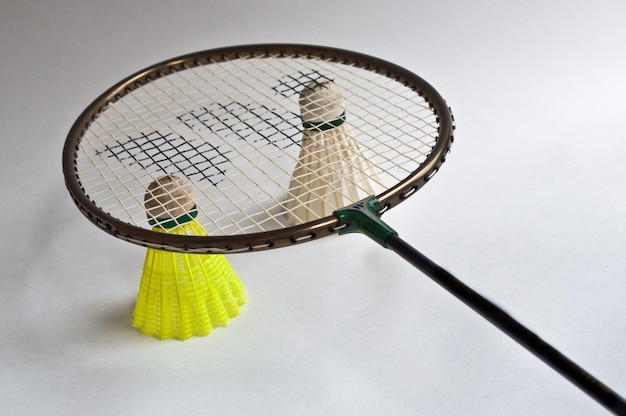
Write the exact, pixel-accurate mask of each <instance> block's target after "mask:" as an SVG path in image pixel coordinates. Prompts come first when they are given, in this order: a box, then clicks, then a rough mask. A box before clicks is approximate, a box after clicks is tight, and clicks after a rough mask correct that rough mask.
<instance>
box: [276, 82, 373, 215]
mask: <svg viewBox="0 0 626 416" xmlns="http://www.w3.org/2000/svg"><path fill="white" fill-rule="evenodd" d="M299 104H300V115H301V118H302V125H303V128H304V133H303V138H302V148H301V150H300V155H299V157H298V162H297V164H296V167H295V169H294V172H293V175H292V178H291V182H290V184H289V191H288V200H287V202H286V203H285V206H286V208H287V215H288V217H289V218H290V220H291V221H292V222H293V223H295V224H298V223H303V222H308V221H311V220H314V219H318V218H322V217H326V216H329V215H332V213H333V212H334V211H335V210H337V209H339V208H343V207H345V206H347V205H350V204H352V203H354V202H356V201H360V200H361V199H363V198H365V197H367V196H370V195H375V194H376V189H375V188H377V187H378V186H377V183H378V180H377V179H376V177H377V175H378V174H379V172H378V169H377V168H376V166H375V165H374V164H373V163H372V162H370V161H369V160H368V159H367V158H366V157H365V155H364V153H363V150H362V148H361V145H360V144H359V142H358V141H357V140H356V139H355V137H354V135H353V133H352V128H351V126H350V125H349V123H347V122H346V112H345V109H344V105H343V95H342V93H341V90H340V88H339V87H338V86H337V84H335V83H334V82H332V81H325V82H317V81H313V82H310V83H309V84H307V85H306V87H305V88H304V90H303V91H302V92H301V93H300V99H299Z"/></svg>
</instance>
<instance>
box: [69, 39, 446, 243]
mask: <svg viewBox="0 0 626 416" xmlns="http://www.w3.org/2000/svg"><path fill="white" fill-rule="evenodd" d="M266 57H271V58H282V57H298V58H310V59H322V60H327V61H331V62H335V63H340V64H345V65H351V66H355V67H358V68H362V69H365V70H368V71H372V72H375V73H377V74H380V75H384V76H385V77H387V78H390V79H392V80H395V81H396V82H398V83H401V84H403V85H404V86H405V87H407V88H409V89H411V90H413V91H415V92H416V93H417V94H419V95H420V96H421V97H422V98H423V99H424V100H425V101H426V102H427V103H428V105H429V106H430V108H431V110H432V112H433V113H434V114H435V115H436V117H437V122H438V137H437V140H436V144H435V146H434V147H433V149H432V151H431V153H430V154H429V155H428V157H427V158H426V159H425V161H424V162H423V163H421V164H420V165H419V167H418V168H417V169H416V170H415V171H413V172H412V173H411V174H410V175H408V176H407V177H406V178H405V179H404V180H402V181H401V182H399V183H397V184H396V185H395V186H393V187H391V188H390V189H388V190H386V191H384V192H382V193H380V194H379V195H377V199H378V201H379V203H380V210H379V214H382V213H383V212H385V211H387V210H388V209H390V208H392V207H394V206H396V205H398V204H399V203H401V202H403V201H404V200H405V199H407V198H408V197H409V196H411V195H413V194H414V193H415V192H416V191H417V190H418V189H420V188H421V187H422V186H423V185H424V184H426V182H428V181H429V180H430V178H432V176H433V175H434V174H435V173H437V171H438V170H439V167H440V166H441V165H442V163H443V162H444V161H445V158H446V155H447V153H448V152H449V149H450V146H451V144H452V142H453V140H454V136H453V134H454V120H453V116H452V113H451V111H450V109H449V107H448V105H447V104H446V102H445V100H444V99H443V98H442V97H441V95H440V94H439V93H438V92H437V91H436V90H435V89H434V88H433V87H432V86H431V85H430V84H428V83H427V82H426V81H425V80H423V79H422V78H420V77H419V76H417V75H415V74H414V73H412V72H410V71H408V70H406V69H404V68H402V67H400V66H397V65H395V64H392V63H390V62H387V61H384V60H381V59H378V58H375V57H372V56H368V55H364V54H360V53H355V52H351V51H346V50H341V49H336V48H328V47H320V46H312V45H295V44H259V45H246V46H235V47H227V48H219V49H211V50H206V51H202V52H197V53H192V54H188V55H184V56H180V57H177V58H174V59H170V60H167V61H163V62H161V63H158V64H156V65H152V66H150V67H148V68H146V69H143V70H141V71H139V72H137V73H135V74H133V75H131V76H129V77H127V78H126V79H124V80H122V81H120V82H119V83H117V84H116V85H114V86H113V87H111V88H109V89H108V90H107V91H106V92H104V93H103V94H102V95H100V96H99V97H98V98H97V99H96V100H94V101H93V102H92V103H91V105H89V106H88V107H87V108H86V109H85V110H84V111H83V113H82V114H81V115H80V116H79V117H78V119H77V120H76V122H75V123H74V125H73V126H72V128H71V130H70V132H69V134H68V136H67V140H66V142H65V146H64V149H63V172H64V176H65V182H66V186H67V188H68V190H69V192H70V194H71V195H72V197H73V200H74V202H75V204H76V206H77V207H78V208H79V210H80V211H81V212H82V213H83V214H84V215H85V216H86V217H87V218H88V219H89V220H90V221H91V222H93V223H94V224H95V225H97V226H98V227H99V228H100V229H102V230H104V231H106V232H107V233H109V234H111V235H113V236H115V237H117V238H120V239H123V240H126V241H128V242H131V243H135V244H139V245H142V246H145V247H152V248H157V249H163V250H168V251H178V252H195V253H235V252H248V251H257V250H263V249H270V248H277V247H284V246H288V245H292V244H297V243H301V242H306V241H311V240H315V239H318V238H320V237H324V236H327V235H331V234H335V233H337V232H338V231H339V230H341V229H342V228H343V227H345V226H346V224H342V223H340V221H339V220H338V219H337V218H336V217H334V216H328V217H325V218H320V219H318V220H314V221H311V222H308V223H305V224H300V225H294V226H290V227H286V228H282V229H277V230H271V231H263V232H256V233H249V234H237V235H226V236H206V237H200V236H184V235H174V234H166V233H159V232H155V231H152V230H149V229H144V228H141V227H138V226H135V225H132V224H129V223H127V222H124V221H121V220H119V219H117V218H115V217H114V216H112V215H110V214H109V213H107V212H104V211H103V210H102V209H101V208H100V207H99V206H98V204H96V203H95V202H94V201H93V200H91V199H90V198H89V196H88V195H87V194H86V192H85V189H84V187H83V185H82V184H81V178H80V177H79V174H78V169H77V167H76V155H77V152H78V149H79V148H80V142H81V139H82V137H83V135H84V133H85V132H86V131H87V130H88V129H89V126H90V125H91V123H92V122H93V121H94V120H95V119H96V118H97V117H98V114H99V113H101V112H102V111H104V110H105V109H106V107H107V106H109V105H110V104H111V103H114V102H116V101H118V100H119V99H121V98H122V97H124V96H125V95H127V94H129V93H131V92H132V91H134V90H136V89H138V88H141V87H142V86H143V85H145V84H148V83H150V82H153V81H154V80H155V79H158V78H161V77H164V76H166V75H167V74H170V73H172V72H176V71H183V70H186V69H189V68H193V67H197V66H203V65H210V64H214V63H219V62H223V61H229V60H234V59H247V58H266Z"/></svg>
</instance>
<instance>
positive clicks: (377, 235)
mask: <svg viewBox="0 0 626 416" xmlns="http://www.w3.org/2000/svg"><path fill="white" fill-rule="evenodd" d="M380 208H381V207H380V204H379V202H378V200H377V199H376V198H375V197H373V196H372V197H369V198H366V199H363V200H362V201H359V202H357V203H356V204H354V205H352V206H350V207H346V208H344V209H340V210H337V211H336V212H335V216H337V218H338V219H339V220H340V221H342V222H343V223H344V228H342V229H341V231H340V234H345V233H351V232H358V233H361V234H364V235H367V236H368V237H370V238H371V239H372V240H374V241H376V242H377V243H379V244H380V245H381V246H383V247H386V248H388V249H391V250H393V251H395V252H396V253H397V254H399V255H400V256H401V257H402V258H404V259H405V260H407V261H408V262H409V263H411V264H412V265H413V266H415V267H416V268H418V269H419V270H421V271H422V272H423V273H424V274H425V275H426V276H428V277H430V278H431V279H432V280H434V281H435V282H437V283H438V284H439V285H440V286H442V287H443V288H444V289H446V290H447V291H448V292H450V293H452V294H453V295H454V296H456V297H457V298H458V299H460V300H461V301H462V302H463V303H465V304H466V305H467V306H469V307H470V308H472V309H473V310H474V311H476V312H477V313H479V314H480V315H481V316H482V317H483V318H485V319H487V320H488V321H489V322H491V323H492V324H494V325H495V326H496V327H498V328H499V329H500V330H501V331H503V332H504V333H505V334H507V335H508V336H510V337H511V338H513V339H514V340H515V341H517V342H518V343H519V344H521V345H522V346H523V347H524V348H526V349H527V350H528V351H530V352H532V353H533V354H535V355H536V356H537V357H539V358H540V359H541V360H542V361H544V362H545V363H546V364H548V365H549V366H550V367H552V368H553V369H554V370H556V371H557V372H558V373H560V374H561V375H562V376H564V377H565V378H566V379H568V380H569V381H571V382H572V383H573V384H574V385H576V386H577V387H578V388H579V389H581V390H582V391H584V392H585V393H587V394H588V395H589V396H591V397H592V398H593V399H595V400H596V401H598V402H599V403H600V404H602V405H603V406H604V407H605V408H607V409H608V410H610V411H612V412H613V413H615V414H617V415H624V416H626V400H625V399H624V398H623V397H621V396H620V395H619V394H617V393H616V392H615V391H613V390H612V389H610V388H609V387H608V386H606V385H605V384H604V383H602V382H601V381H600V380H598V379H597V378H595V377H594V376H592V375H591V374H589V373H588V372H587V371H585V370H584V369H583V368H581V367H580V366H579V365H578V364H576V363H575V362H573V361H572V360H570V359H569V358H567V357H566V356H565V355H563V354H562V353H560V352H559V351H558V350H557V349H556V348H554V347H553V346H551V345H550V344H548V343H547V342H545V341H544V340H542V339H541V338H540V337H539V336H538V335H537V334H535V333H533V332H532V331H531V330H529V329H528V328H526V327H525V326H524V325H522V324H521V323H519V322H518V321H517V320H515V319H514V318H513V317H512V316H511V315H509V314H508V313H506V312H505V311H504V310H502V309H501V308H500V307H498V306H497V305H496V304H494V303H493V302H491V301H490V300H488V299H487V298H485V297H483V296H482V295H480V294H479V293H478V292H476V291H475V290H473V289H472V288H470V287H469V286H467V285H466V284H465V283H463V282H461V281H460V280H459V279H457V278H456V277H454V276H453V275H452V274H450V273H448V272H447V271H446V270H444V269H443V268H441V267H440V266H438V265H437V264H435V263H434V262H433V261H431V260H430V259H428V258H427V257H426V256H424V255H423V254H422V253H420V252H419V251H417V250H416V249H415V248H413V247H412V246H410V245H409V244H408V243H406V242H405V241H404V240H402V239H401V238H400V237H398V233H397V232H396V231H395V230H394V229H392V228H391V227H389V226H388V225H387V224H386V223H385V222H384V221H382V220H381V219H380V214H379V212H380Z"/></svg>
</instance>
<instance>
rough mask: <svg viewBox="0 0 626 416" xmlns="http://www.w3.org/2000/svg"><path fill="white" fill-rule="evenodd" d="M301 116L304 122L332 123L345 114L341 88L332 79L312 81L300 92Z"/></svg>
mask: <svg viewBox="0 0 626 416" xmlns="http://www.w3.org/2000/svg"><path fill="white" fill-rule="evenodd" d="M299 104H300V116H301V117H302V121H303V122H304V123H314V124H317V123H332V122H334V121H335V120H337V119H340V118H342V117H343V116H344V107H343V95H342V93H341V89H340V88H339V86H338V85H337V84H335V83H334V82H332V81H324V82H320V81H311V82H309V83H308V84H307V85H306V86H305V87H304V89H303V90H302V92H301V93H300V100H299Z"/></svg>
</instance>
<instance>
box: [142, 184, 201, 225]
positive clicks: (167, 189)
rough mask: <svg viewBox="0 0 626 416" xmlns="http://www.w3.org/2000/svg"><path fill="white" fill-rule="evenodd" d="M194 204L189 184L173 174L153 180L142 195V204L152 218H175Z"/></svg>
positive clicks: (190, 208)
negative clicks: (143, 195)
mask: <svg viewBox="0 0 626 416" xmlns="http://www.w3.org/2000/svg"><path fill="white" fill-rule="evenodd" d="M194 205H195V202H194V200H193V196H192V193H191V186H189V184H188V183H187V182H185V180H183V179H182V178H179V177H178V176H174V175H167V176H162V177H160V178H158V179H157V180H155V181H153V182H152V183H151V184H150V185H149V186H148V189H147V191H146V194H145V197H144V206H145V208H146V211H147V213H148V216H150V217H152V218H177V217H180V216H181V215H185V214H186V213H188V212H189V211H190V210H192V209H193V207H194Z"/></svg>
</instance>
